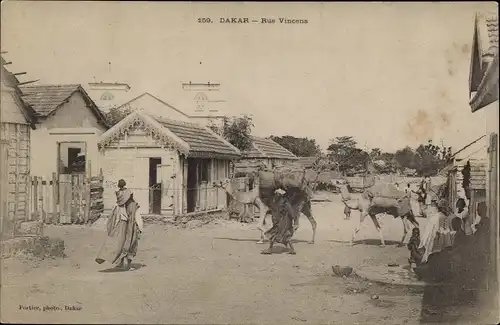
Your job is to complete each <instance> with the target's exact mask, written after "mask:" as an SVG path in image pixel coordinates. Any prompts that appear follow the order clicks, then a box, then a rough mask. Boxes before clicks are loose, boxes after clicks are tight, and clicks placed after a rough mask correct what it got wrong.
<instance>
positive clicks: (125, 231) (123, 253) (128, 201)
mask: <svg viewBox="0 0 500 325" xmlns="http://www.w3.org/2000/svg"><path fill="white" fill-rule="evenodd" d="M125 186H126V183H125V181H124V180H123V179H120V180H119V181H118V191H116V205H115V207H114V208H113V211H112V212H111V215H110V216H109V218H108V223H107V234H108V237H107V238H106V241H105V242H104V244H103V246H102V247H101V250H100V251H99V254H98V255H97V258H96V259H95V261H96V262H97V263H98V264H102V263H103V262H104V261H108V262H109V263H112V264H115V263H117V262H119V265H118V267H121V268H123V269H125V270H128V269H129V268H130V263H131V262H132V259H133V258H134V257H135V255H136V254H137V245H138V241H139V237H140V234H141V233H142V230H143V221H142V217H141V215H140V214H139V213H137V210H138V209H139V204H137V202H135V200H134V198H133V193H132V191H130V190H129V189H127V188H125Z"/></svg>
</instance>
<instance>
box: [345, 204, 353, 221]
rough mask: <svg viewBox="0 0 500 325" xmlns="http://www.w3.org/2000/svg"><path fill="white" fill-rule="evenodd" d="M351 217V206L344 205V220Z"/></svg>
mask: <svg viewBox="0 0 500 325" xmlns="http://www.w3.org/2000/svg"><path fill="white" fill-rule="evenodd" d="M350 219H351V208H349V207H348V206H347V205H346V206H344V220H350Z"/></svg>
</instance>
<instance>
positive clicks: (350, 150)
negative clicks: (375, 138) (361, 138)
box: [327, 136, 369, 173]
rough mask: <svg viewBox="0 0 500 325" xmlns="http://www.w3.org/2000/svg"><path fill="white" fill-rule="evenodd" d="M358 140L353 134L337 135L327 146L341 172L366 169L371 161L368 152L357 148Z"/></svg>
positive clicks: (331, 157) (330, 155)
mask: <svg viewBox="0 0 500 325" xmlns="http://www.w3.org/2000/svg"><path fill="white" fill-rule="evenodd" d="M356 145H357V142H356V140H355V139H354V138H353V137H351V136H343V137H336V138H335V139H332V140H330V145H329V146H328V148H327V151H328V152H329V154H328V155H329V157H330V159H331V160H333V161H335V162H336V163H337V166H338V169H339V171H340V172H344V173H345V172H353V171H361V170H364V169H365V168H366V166H367V163H368V161H369V155H368V153H367V152H365V151H363V150H361V149H359V148H356Z"/></svg>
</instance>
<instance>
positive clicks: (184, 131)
mask: <svg viewBox="0 0 500 325" xmlns="http://www.w3.org/2000/svg"><path fill="white" fill-rule="evenodd" d="M152 117H153V118H154V119H155V120H156V121H157V122H158V123H160V124H161V125H162V126H163V127H165V128H167V129H168V130H170V131H171V132H172V133H174V134H175V135H176V136H178V137H179V138H180V139H182V140H183V141H184V142H186V143H187V144H188V145H189V153H188V156H198V157H205V156H224V157H234V158H239V157H240V152H239V150H238V149H237V148H235V147H234V146H232V145H231V144H230V143H229V142H227V141H225V140H224V139H222V138H221V137H220V136H218V135H217V134H215V133H213V132H212V131H210V130H209V129H208V128H206V127H204V126H202V125H200V124H196V123H190V122H183V121H175V120H170V119H165V118H162V117H157V116H152Z"/></svg>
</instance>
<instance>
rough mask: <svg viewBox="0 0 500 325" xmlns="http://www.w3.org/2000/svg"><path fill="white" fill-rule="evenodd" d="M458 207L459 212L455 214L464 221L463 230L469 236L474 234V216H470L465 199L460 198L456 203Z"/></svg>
mask: <svg viewBox="0 0 500 325" xmlns="http://www.w3.org/2000/svg"><path fill="white" fill-rule="evenodd" d="M456 208H457V212H456V213H455V214H456V216H457V217H458V218H460V220H461V221H462V230H463V231H464V233H465V234H466V235H467V236H469V235H472V233H473V231H472V218H471V217H470V216H469V211H468V209H467V203H466V202H465V199H463V198H459V199H458V200H457V203H456Z"/></svg>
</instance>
